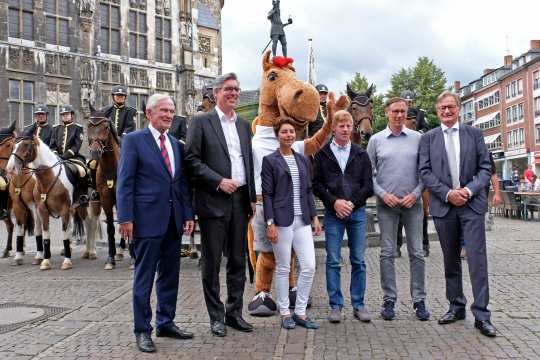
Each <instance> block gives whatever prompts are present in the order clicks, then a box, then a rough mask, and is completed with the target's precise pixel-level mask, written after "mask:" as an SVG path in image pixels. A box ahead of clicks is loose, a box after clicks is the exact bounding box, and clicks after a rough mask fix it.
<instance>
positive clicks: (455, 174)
mask: <svg viewBox="0 0 540 360" xmlns="http://www.w3.org/2000/svg"><path fill="white" fill-rule="evenodd" d="M455 130H457V129H454V128H448V129H446V130H444V131H445V132H446V135H447V136H448V142H447V144H446V145H447V155H448V165H449V166H450V175H451V176H452V188H453V189H459V185H460V184H459V167H458V160H457V156H456V148H455V146H454V132H455Z"/></svg>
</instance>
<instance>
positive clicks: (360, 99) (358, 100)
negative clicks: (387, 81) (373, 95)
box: [350, 95, 373, 134]
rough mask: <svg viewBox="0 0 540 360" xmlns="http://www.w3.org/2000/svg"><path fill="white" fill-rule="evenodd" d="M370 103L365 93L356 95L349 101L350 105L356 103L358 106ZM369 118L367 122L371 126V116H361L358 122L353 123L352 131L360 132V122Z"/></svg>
mask: <svg viewBox="0 0 540 360" xmlns="http://www.w3.org/2000/svg"><path fill="white" fill-rule="evenodd" d="M370 103H371V99H370V98H369V97H367V96H365V95H360V96H357V97H355V98H354V99H353V100H352V101H351V105H350V106H351V107H352V105H353V104H356V105H358V106H360V107H366V106H368V105H369V104H370ZM366 119H367V120H369V124H370V125H371V126H372V127H373V117H372V116H362V117H361V118H360V119H359V120H358V123H357V125H353V132H354V133H356V134H362V130H361V129H360V125H361V124H362V122H363V121H364V120H366Z"/></svg>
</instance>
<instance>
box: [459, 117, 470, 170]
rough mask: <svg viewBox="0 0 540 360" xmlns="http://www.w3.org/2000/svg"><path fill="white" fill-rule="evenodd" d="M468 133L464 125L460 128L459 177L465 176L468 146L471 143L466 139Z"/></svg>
mask: <svg viewBox="0 0 540 360" xmlns="http://www.w3.org/2000/svg"><path fill="white" fill-rule="evenodd" d="M466 136H467V131H466V129H465V126H464V125H462V126H460V127H459V177H460V178H461V174H463V164H464V163H465V158H466V155H467V152H468V151H469V148H468V146H467V145H468V144H469V142H468V141H467V139H466Z"/></svg>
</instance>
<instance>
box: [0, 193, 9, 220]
mask: <svg viewBox="0 0 540 360" xmlns="http://www.w3.org/2000/svg"><path fill="white" fill-rule="evenodd" d="M8 199H9V190H3V191H0V220H5V219H7V217H8Z"/></svg>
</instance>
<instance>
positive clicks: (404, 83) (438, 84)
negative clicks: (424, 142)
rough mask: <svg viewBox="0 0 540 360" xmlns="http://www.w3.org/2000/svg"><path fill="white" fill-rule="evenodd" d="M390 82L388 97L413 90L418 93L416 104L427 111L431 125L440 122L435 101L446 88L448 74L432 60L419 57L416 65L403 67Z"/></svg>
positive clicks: (433, 125)
mask: <svg viewBox="0 0 540 360" xmlns="http://www.w3.org/2000/svg"><path fill="white" fill-rule="evenodd" d="M390 84H391V89H390V91H388V93H387V96H388V97H393V96H399V95H400V94H401V92H402V91H404V90H411V91H413V92H414V93H415V94H416V101H415V104H416V106H419V107H420V108H421V109H423V110H424V111H425V112H426V117H427V120H428V123H429V125H430V127H435V126H437V125H438V124H439V121H438V120H437V113H436V111H435V101H436V100H437V96H439V94H440V93H442V92H443V91H444V90H445V89H446V76H445V74H444V71H442V70H441V69H440V68H439V67H437V66H436V65H435V64H434V63H433V61H432V60H430V59H429V58H427V57H425V56H422V57H419V58H418V61H417V62H416V65H415V66H414V67H412V68H411V67H409V68H402V69H400V70H399V71H398V72H397V73H395V74H394V75H392V78H391V79H390Z"/></svg>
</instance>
